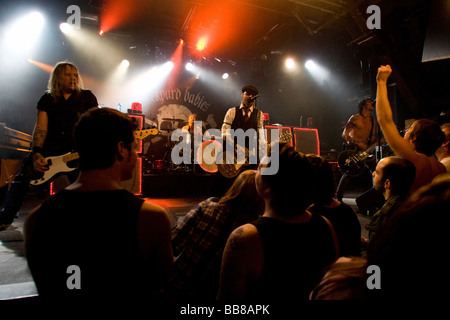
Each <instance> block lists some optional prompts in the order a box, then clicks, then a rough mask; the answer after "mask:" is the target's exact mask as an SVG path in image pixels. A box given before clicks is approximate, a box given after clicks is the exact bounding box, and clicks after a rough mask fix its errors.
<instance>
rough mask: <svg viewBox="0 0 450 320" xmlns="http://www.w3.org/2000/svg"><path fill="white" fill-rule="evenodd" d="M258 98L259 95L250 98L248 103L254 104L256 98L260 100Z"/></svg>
mask: <svg viewBox="0 0 450 320" xmlns="http://www.w3.org/2000/svg"><path fill="white" fill-rule="evenodd" d="M258 97H259V94H257V95H256V96H254V97H250V98H248V102H253V101H255V100H256V98H258Z"/></svg>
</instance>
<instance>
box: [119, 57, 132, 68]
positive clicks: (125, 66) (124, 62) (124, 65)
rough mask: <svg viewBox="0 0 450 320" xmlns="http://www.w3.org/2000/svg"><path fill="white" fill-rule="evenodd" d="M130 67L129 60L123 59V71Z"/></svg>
mask: <svg viewBox="0 0 450 320" xmlns="http://www.w3.org/2000/svg"><path fill="white" fill-rule="evenodd" d="M129 66H130V61H128V60H127V59H123V60H122V62H121V63H120V67H121V68H123V69H126V68H128V67H129Z"/></svg>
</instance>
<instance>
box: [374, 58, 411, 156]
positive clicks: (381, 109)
mask: <svg viewBox="0 0 450 320" xmlns="http://www.w3.org/2000/svg"><path fill="white" fill-rule="evenodd" d="M391 73H392V69H391V67H390V66H389V65H386V66H380V67H379V68H378V74H377V102H376V112H377V119H378V123H379V125H380V128H381V131H382V132H383V135H384V137H385V139H386V142H387V143H388V145H389V147H390V148H391V149H392V151H394V153H395V154H396V155H398V156H400V157H403V158H405V159H408V160H410V159H414V158H415V156H416V153H415V151H414V148H413V146H412V145H411V144H410V143H409V142H408V141H406V140H405V139H403V137H402V136H401V135H400V133H399V132H398V130H397V126H396V125H395V123H394V120H393V116H392V109H391V105H390V103H389V99H388V93H387V80H388V78H389V76H390V74H391Z"/></svg>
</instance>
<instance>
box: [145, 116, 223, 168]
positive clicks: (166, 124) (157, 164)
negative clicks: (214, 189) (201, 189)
mask: <svg viewBox="0 0 450 320" xmlns="http://www.w3.org/2000/svg"><path fill="white" fill-rule="evenodd" d="M185 123H186V120H184V119H177V118H162V122H161V125H160V129H159V131H160V133H159V134H158V136H156V137H155V136H154V137H153V138H152V139H151V141H150V146H149V147H148V149H147V152H146V153H145V154H144V155H143V173H144V174H148V175H149V174H150V175H151V174H185V173H205V174H207V173H214V172H217V165H215V163H214V164H210V163H211V162H214V160H215V159H213V160H211V159H205V160H203V159H202V157H203V152H201V151H202V150H203V149H204V147H205V146H207V145H208V144H209V143H211V142H209V143H208V144H206V145H205V143H203V144H202V147H201V148H198V151H200V152H197V154H194V146H193V144H192V143H191V142H192V141H193V139H192V138H191V139H188V141H189V143H190V145H191V164H184V163H181V164H178V165H177V164H174V163H173V161H172V159H171V154H172V150H173V148H174V147H175V146H176V145H177V144H178V143H180V142H179V141H172V140H171V135H172V132H173V131H175V130H176V129H181V128H182V126H183V125H185ZM211 141H213V140H211ZM205 142H208V141H205ZM217 143H218V142H217ZM180 156H182V150H180ZM194 157H196V159H197V162H198V163H200V165H197V164H194ZM199 157H200V158H199Z"/></svg>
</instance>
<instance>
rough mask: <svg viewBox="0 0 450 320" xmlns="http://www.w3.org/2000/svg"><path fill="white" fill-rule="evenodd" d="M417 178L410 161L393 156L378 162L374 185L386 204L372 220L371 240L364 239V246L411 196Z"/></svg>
mask: <svg viewBox="0 0 450 320" xmlns="http://www.w3.org/2000/svg"><path fill="white" fill-rule="evenodd" d="M415 177H416V168H415V167H414V165H413V164H412V163H411V161H409V160H406V159H403V158H400V157H395V156H392V157H386V158H383V159H381V160H380V161H379V162H378V164H377V167H376V168H375V171H374V172H373V185H374V188H375V189H376V190H378V191H380V192H382V193H383V197H384V199H385V200H386V202H385V203H384V205H383V206H382V207H381V208H380V210H378V211H377V212H375V213H374V215H373V216H372V218H371V219H370V222H369V225H368V226H367V228H368V230H369V239H365V238H363V239H362V242H363V246H364V245H367V242H368V241H370V240H372V239H373V237H374V235H375V234H376V233H377V231H378V230H380V228H381V225H382V224H383V222H384V221H385V220H386V219H388V218H389V217H390V216H391V215H392V213H393V212H394V211H395V210H396V209H397V208H398V207H399V206H400V205H401V203H402V202H403V201H404V200H405V199H406V198H407V197H408V196H409V192H410V190H411V186H412V184H413V183H414V179H415Z"/></svg>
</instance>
